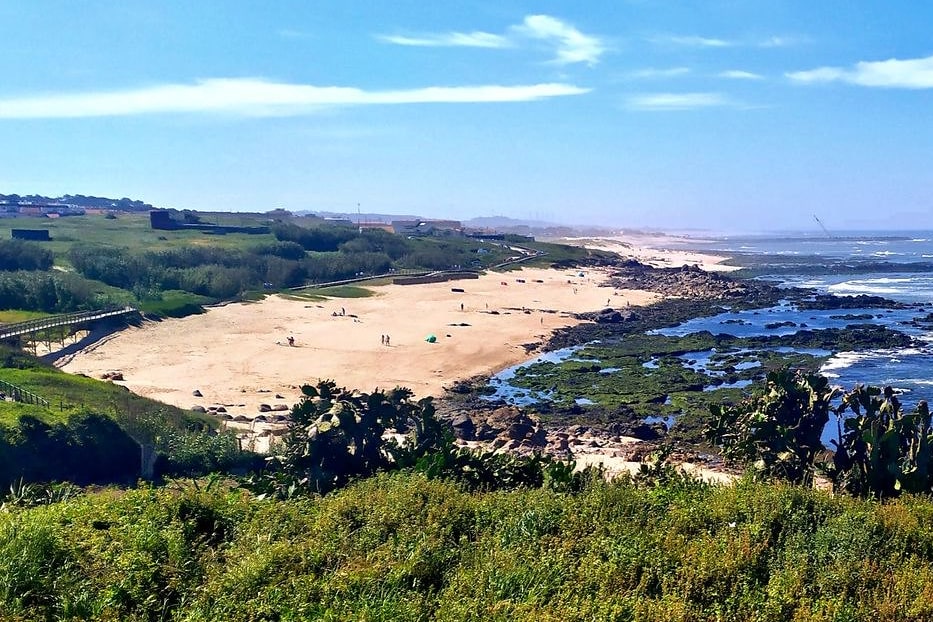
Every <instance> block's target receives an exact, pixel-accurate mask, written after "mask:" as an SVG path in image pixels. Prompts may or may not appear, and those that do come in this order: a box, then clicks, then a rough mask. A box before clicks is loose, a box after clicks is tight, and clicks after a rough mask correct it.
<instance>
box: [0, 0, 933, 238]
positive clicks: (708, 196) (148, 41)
mask: <svg viewBox="0 0 933 622" xmlns="http://www.w3.org/2000/svg"><path fill="white" fill-rule="evenodd" d="M0 24H3V31H4V36H3V39H4V41H3V51H2V53H0V76H2V77H3V79H2V80H0V144H2V145H3V146H4V148H3V149H0V193H18V194H26V193H40V194H47V195H53V196H58V195H61V194H93V195H100V196H113V197H123V196H128V197H131V198H134V199H142V200H145V201H148V202H150V203H153V204H155V205H158V206H164V207H176V208H191V209H203V210H239V211H245V210H251V211H252V210H262V211H264V210H268V209H272V208H275V207H284V208H286V209H290V210H313V211H319V210H320V211H355V209H356V205H357V203H359V204H360V205H361V206H362V209H363V210H364V211H371V212H383V213H415V214H422V215H427V216H436V217H453V218H468V217H472V216H485V215H505V216H512V217H516V218H535V219H545V220H550V221H556V222H573V223H590V224H604V225H607V226H618V227H656V228H663V229H669V230H682V229H686V228H709V229H713V230H724V231H752V230H768V229H772V230H773V229H809V228H813V227H814V226H815V223H814V221H813V214H818V215H819V216H820V218H821V219H822V220H823V221H824V222H825V223H826V225H827V226H828V227H829V228H830V229H837V230H841V229H854V228H886V229H894V228H923V227H928V228H933V164H931V163H933V122H931V121H933V118H931V117H933V31H931V25H933V4H930V3H926V2H916V1H909V2H908V1H899V0H893V1H889V2H884V3H881V2H868V1H852V0H848V1H842V0H821V1H819V2H814V1H812V0H758V1H751V0H748V1H744V0H708V1H704V2H699V1H690V0H669V1H661V0H628V1H626V0H611V1H610V0H600V1H595V0H593V1H588V2H579V1H577V2H537V3H528V2H513V1H510V0H495V1H492V0H490V1H488V2H458V3H447V2H423V1H418V2H414V1H407V2H401V1H399V2H391V1H387V0H384V1H378V0H371V1H365V2H364V1H359V0H341V1H339V2H338V1H324V0H318V1H311V0H300V1H299V0H294V1H274V2H273V1H270V2H256V1H234V0H224V1H219V0H216V1H215V0H198V1H197V2H193V1H191V0H184V1H174V0H173V1H168V0H166V1H156V0H114V1H112V2H104V1H94V0H87V1H85V2H66V1H64V0H56V1H52V0H9V1H7V2H2V3H0Z"/></svg>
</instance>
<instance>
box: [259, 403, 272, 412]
mask: <svg viewBox="0 0 933 622" xmlns="http://www.w3.org/2000/svg"><path fill="white" fill-rule="evenodd" d="M271 411H272V406H269V405H268V404H260V405H259V412H261V413H267V412H271Z"/></svg>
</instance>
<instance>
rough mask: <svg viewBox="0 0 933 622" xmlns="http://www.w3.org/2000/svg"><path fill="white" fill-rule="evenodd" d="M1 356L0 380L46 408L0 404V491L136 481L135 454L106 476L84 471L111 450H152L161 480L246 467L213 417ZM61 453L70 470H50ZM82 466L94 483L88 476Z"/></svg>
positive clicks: (102, 471) (60, 466) (97, 469)
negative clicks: (27, 485)
mask: <svg viewBox="0 0 933 622" xmlns="http://www.w3.org/2000/svg"><path fill="white" fill-rule="evenodd" d="M0 355H2V356H0V364H2V365H3V366H2V367H0V380H3V381H6V382H9V383H11V384H14V385H16V386H17V387H20V388H21V389H25V390H27V391H31V392H32V393H35V394H37V395H39V396H40V397H43V398H45V399H46V400H48V401H49V407H48V408H46V407H45V406H42V405H36V404H24V403H19V402H11V401H0V489H5V488H6V487H7V486H8V485H9V483H10V482H13V481H16V480H18V479H19V478H21V477H22V478H24V479H25V480H26V481H49V480H67V481H79V482H85V481H96V482H103V483H106V482H117V481H126V480H127V479H129V480H131V481H132V480H135V478H136V476H137V475H138V448H137V449H135V450H134V452H135V453H134V456H136V457H135V458H133V459H127V460H124V461H122V462H120V461H117V460H114V461H113V468H112V469H110V470H108V469H107V468H106V467H101V466H100V465H94V464H90V463H89V462H91V461H95V460H96V461H98V462H101V463H106V462H107V461H108V460H109V458H108V457H107V455H106V454H107V447H106V445H108V444H113V443H117V444H122V445H127V446H129V445H130V444H132V445H133V446H134V447H136V446H138V445H137V444H138V443H145V444H151V445H153V446H154V447H155V449H156V451H157V452H159V453H160V454H161V455H162V456H163V458H162V462H161V466H160V467H159V470H160V471H161V472H165V473H173V472H175V473H206V472H210V471H212V470H216V469H219V468H232V467H235V466H236V465H237V464H239V463H240V462H241V461H242V460H247V461H248V460H250V455H248V454H244V453H242V452H240V451H239V449H238V445H237V442H236V438H234V436H233V435H232V434H228V433H219V432H218V423H217V421H216V420H215V419H213V418H212V417H209V416H207V415H203V414H198V413H192V412H189V411H185V410H182V409H179V408H175V407H173V406H169V405H167V404H162V403H160V402H156V401H154V400H150V399H147V398H144V397H140V396H138V395H135V394H133V393H130V392H129V391H128V390H127V389H126V388H124V387H122V386H119V385H116V384H114V383H111V382H104V381H100V380H96V379H94V378H88V377H85V376H77V375H71V374H66V373H64V372H61V371H59V370H57V369H54V368H52V367H49V366H46V365H43V364H41V363H40V362H38V361H37V360H35V359H33V358H31V357H29V356H27V355H24V354H21V353H17V352H14V351H11V350H2V349H0ZM98 445H101V450H100V451H98V450H97V449H96V447H97V446H98ZM101 452H102V453H101ZM63 453H66V454H69V455H71V457H70V458H69V460H73V461H74V464H71V463H70V462H68V461H67V460H66V461H64V462H60V463H56V464H52V462H54V460H55V459H58V458H61V456H60V455H59V454H63ZM82 456H84V458H83V459H82ZM85 462H88V463H87V464H85ZM85 466H86V467H87V469H88V470H89V471H93V473H94V474H95V475H94V477H89V476H87V473H85V472H84V471H83V469H84V467H85Z"/></svg>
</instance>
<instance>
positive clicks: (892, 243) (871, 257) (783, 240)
mask: <svg viewBox="0 0 933 622" xmlns="http://www.w3.org/2000/svg"><path fill="white" fill-rule="evenodd" d="M677 246H680V247H683V248H688V249H691V250H697V251H701V252H709V253H713V254H721V255H727V256H731V255H735V254H737V253H740V254H749V255H777V256H785V257H787V258H789V259H793V258H796V257H810V256H818V257H823V258H827V259H843V260H859V261H872V262H876V261H886V262H889V263H914V262H933V231H865V232H830V235H829V236H827V234H826V233H824V232H822V231H808V232H787V233H781V234H768V235H744V236H708V237H698V236H697V237H689V238H686V237H685V238H681V239H679V240H678V243H677Z"/></svg>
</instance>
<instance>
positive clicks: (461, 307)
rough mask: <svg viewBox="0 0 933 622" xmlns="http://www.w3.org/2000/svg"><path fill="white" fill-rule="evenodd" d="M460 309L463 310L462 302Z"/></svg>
mask: <svg viewBox="0 0 933 622" xmlns="http://www.w3.org/2000/svg"><path fill="white" fill-rule="evenodd" d="M460 310H461V311H463V303H462V302H461V303H460Z"/></svg>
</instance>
